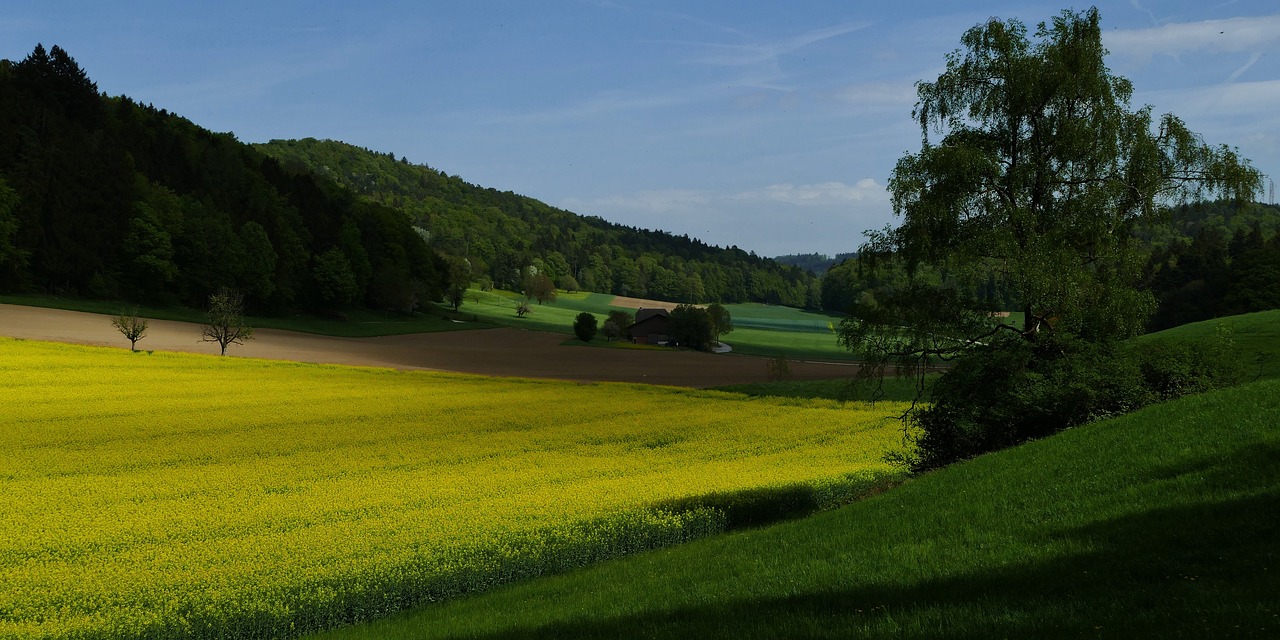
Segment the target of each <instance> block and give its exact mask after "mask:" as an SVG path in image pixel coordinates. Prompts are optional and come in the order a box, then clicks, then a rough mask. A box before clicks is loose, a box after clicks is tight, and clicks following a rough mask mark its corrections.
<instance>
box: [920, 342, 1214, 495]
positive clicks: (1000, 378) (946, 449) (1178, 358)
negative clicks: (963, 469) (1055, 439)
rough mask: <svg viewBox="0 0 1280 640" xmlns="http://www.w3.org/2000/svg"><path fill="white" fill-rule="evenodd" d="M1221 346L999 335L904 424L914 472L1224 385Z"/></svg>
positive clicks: (956, 368)
mask: <svg viewBox="0 0 1280 640" xmlns="http://www.w3.org/2000/svg"><path fill="white" fill-rule="evenodd" d="M1239 377H1240V376H1239V370H1238V365H1236V364H1235V361H1234V359H1233V358H1232V357H1231V356H1230V348H1229V346H1223V345H1219V344H1215V345H1192V344H1174V343H1155V342H1137V343H1096V342H1090V341H1085V340H1080V339H1076V338H1073V337H1070V336H1057V337H1054V336H1045V335H1042V336H1041V337H1040V339H1039V340H1036V341H1028V340H1023V339H1021V338H1018V337H1003V338H1001V339H997V340H993V341H992V342H990V343H988V344H986V345H983V346H981V347H977V348H975V349H974V350H973V351H970V352H969V353H967V354H965V355H964V356H962V357H960V358H958V359H957V360H956V361H955V363H954V365H953V366H952V367H951V368H950V369H949V370H948V371H947V372H946V373H944V374H943V375H942V376H941V377H940V378H939V379H938V381H937V383H936V385H935V386H934V388H933V390H932V398H931V404H930V406H928V407H927V408H925V409H922V410H920V411H918V412H916V413H913V414H911V415H910V417H909V418H908V419H909V421H910V424H911V426H912V427H913V429H912V433H913V440H914V443H913V444H914V445H915V447H914V453H913V454H912V455H911V456H910V459H908V460H906V462H907V463H908V464H909V465H910V466H911V467H912V469H913V470H914V471H924V470H928V469H933V468H937V467H941V466H944V465H947V464H950V463H952V462H955V461H958V460H962V459H965V458H969V457H972V456H976V455H979V454H982V453H986V452H988V451H995V450H998V449H1003V448H1005V447H1009V446H1013V445H1016V444H1019V443H1022V442H1025V441H1027V440H1032V439H1035V438H1041V437H1044V436H1047V435H1051V434H1053V433H1057V432H1058V431H1061V430H1063V429H1066V428H1069V427H1073V426H1076V425H1080V424H1084V423H1086V422H1091V421H1094V420H1099V419H1102V418H1106V417H1110V416H1114V415H1119V414H1123V413H1128V412H1130V411H1133V410H1135V409H1138V408H1140V407H1142V406H1145V405H1147V404H1151V403H1153V402H1160V401H1163V400H1168V399H1172V398H1175V397H1178V396H1181V395H1186V394H1188V393H1197V392H1200V391H1206V390H1209V389H1213V388H1217V387H1221V386H1226V385H1228V384H1233V383H1234V382H1236V381H1238V380H1239Z"/></svg>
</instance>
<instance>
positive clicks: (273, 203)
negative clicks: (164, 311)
mask: <svg viewBox="0 0 1280 640" xmlns="http://www.w3.org/2000/svg"><path fill="white" fill-rule="evenodd" d="M425 235H426V234H425V231H424V230H421V229H415V228H414V227H413V226H412V225H411V223H410V221H409V219H408V218H407V217H406V216H405V215H404V214H402V213H401V212H399V211H396V210H395V209H393V208H391V207H388V206H385V205H382V204H378V203H374V202H369V201H367V200H364V199H361V198H358V197H356V196H355V194H353V193H351V192H350V191H349V190H348V189H346V188H344V187H342V186H340V185H338V184H336V183H334V182H333V181H331V180H329V179H327V178H324V177H320V176H315V175H312V174H309V173H306V172H301V171H294V170H289V169H286V168H284V167H283V166H282V165H281V164H280V163H279V162H277V161H276V160H274V159H272V158H269V157H267V156H265V155H263V154H262V153H260V152H258V151H256V150H255V149H253V148H252V147H250V146H248V145H245V144H242V143H240V142H239V141H237V140H236V139H235V136H234V135H233V134H227V133H223V134H219V133H212V132H210V131H208V130H205V129H203V128H201V127H198V126H196V125H195V124H193V123H191V122H190V121H188V120H186V119H183V118H181V117H179V116H177V115H175V114H172V113H169V112H167V111H165V110H163V109H156V108H154V107H152V106H150V105H144V104H140V103H138V102H135V101H134V100H132V99H130V98H128V97H123V96H122V97H108V96H106V95H104V94H100V93H99V92H98V88H97V85H96V84H95V83H94V82H92V81H91V80H90V79H89V77H88V75H87V74H86V73H85V71H84V70H82V69H81V68H80V66H79V65H78V64H77V63H76V61H75V60H74V59H73V58H72V57H71V56H70V55H69V54H68V53H67V52H66V51H65V50H63V49H62V48H60V47H57V46H54V47H52V48H51V49H49V50H47V51H46V50H45V48H44V47H43V46H40V45H37V46H36V48H35V49H34V50H33V51H32V53H31V54H30V55H28V56H27V57H26V58H24V59H23V60H21V61H18V62H11V61H7V60H5V61H0V275H2V276H3V278H2V279H0V288H2V289H3V290H7V291H38V292H47V293H55V294H66V295H78V296H86V297H98V298H123V299H133V300H137V301H143V302H150V303H182V304H186V305H189V306H193V307H202V306H204V305H205V303H206V302H207V300H208V299H209V296H210V294H212V293H214V292H216V291H218V290H219V289H221V288H223V287H229V288H234V289H236V290H238V291H241V292H243V294H244V296H245V302H246V304H247V305H248V306H249V307H251V308H252V309H253V310H254V311H255V312H258V313H277V312H282V311H284V310H287V309H295V308H302V309H311V310H327V309H333V308H336V307H342V306H345V305H349V304H365V305H370V306H373V307H378V308H397V309H412V308H413V307H414V306H416V305H417V304H420V303H421V302H424V301H427V300H438V299H440V298H441V297H442V296H443V291H444V288H445V285H446V283H447V271H446V265H445V263H444V261H443V260H442V259H441V258H440V257H439V256H437V255H436V253H435V252H433V251H431V249H430V248H429V247H428V245H427V242H426V240H425Z"/></svg>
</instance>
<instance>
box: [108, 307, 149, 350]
mask: <svg viewBox="0 0 1280 640" xmlns="http://www.w3.org/2000/svg"><path fill="white" fill-rule="evenodd" d="M111 326H113V327H115V328H116V331H119V332H120V335H122V336H124V339H125V340H128V341H129V350H130V351H137V350H138V341H139V340H141V339H143V338H145V337H146V335H147V319H146V318H139V317H138V310H137V308H135V309H134V310H133V311H121V312H120V315H118V316H116V317H114V318H112V319H111Z"/></svg>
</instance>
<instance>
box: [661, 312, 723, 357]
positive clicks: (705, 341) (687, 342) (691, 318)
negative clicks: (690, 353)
mask: <svg viewBox="0 0 1280 640" xmlns="http://www.w3.org/2000/svg"><path fill="white" fill-rule="evenodd" d="M667 336H668V337H669V338H670V339H671V340H672V341H673V342H675V343H676V344H677V345H679V346H681V347H688V348H690V349H697V350H699V351H709V350H710V349H711V347H712V346H713V344H714V343H715V323H714V321H712V319H711V314H710V313H709V312H708V311H707V310H706V309H703V308H701V307H695V306H693V305H690V304H681V305H676V308H674V309H672V310H671V317H670V319H668V320H667Z"/></svg>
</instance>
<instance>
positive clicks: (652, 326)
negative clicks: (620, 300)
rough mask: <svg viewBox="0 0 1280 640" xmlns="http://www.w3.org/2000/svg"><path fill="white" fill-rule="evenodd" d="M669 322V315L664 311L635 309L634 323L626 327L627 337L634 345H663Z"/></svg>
mask: <svg viewBox="0 0 1280 640" xmlns="http://www.w3.org/2000/svg"><path fill="white" fill-rule="evenodd" d="M669 320H671V314H670V313H668V312H667V310H666V309H637V310H636V321H635V322H634V323H632V324H631V326H629V327H627V337H629V338H631V341H632V342H634V343H635V344H664V343H666V341H667V322H668V321H669Z"/></svg>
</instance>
